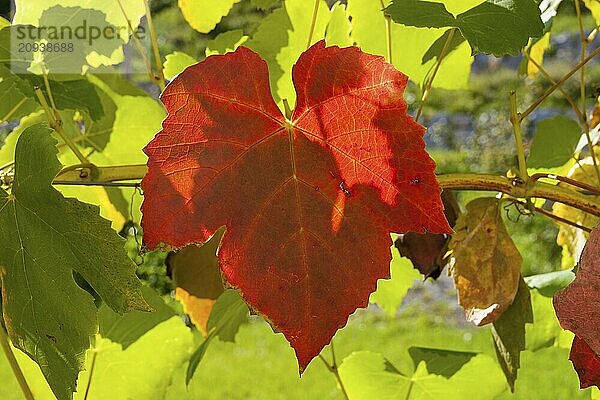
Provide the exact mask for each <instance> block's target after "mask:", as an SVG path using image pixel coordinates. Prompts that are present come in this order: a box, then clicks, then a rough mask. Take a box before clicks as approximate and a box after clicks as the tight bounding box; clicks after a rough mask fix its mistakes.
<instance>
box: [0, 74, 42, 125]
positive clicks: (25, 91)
mask: <svg viewBox="0 0 600 400" xmlns="http://www.w3.org/2000/svg"><path fill="white" fill-rule="evenodd" d="M30 92H31V88H30V87H28V86H27V85H26V83H25V82H24V81H23V80H22V79H21V78H20V77H18V76H17V75H15V74H13V73H12V72H11V71H10V70H9V69H8V68H7V67H6V66H4V65H2V64H0V122H4V121H14V120H18V119H19V118H22V117H24V116H26V115H28V114H30V113H32V112H34V111H35V110H36V109H37V108H38V107H39V104H38V103H37V101H35V100H34V99H33V98H32V97H31V93H30Z"/></svg>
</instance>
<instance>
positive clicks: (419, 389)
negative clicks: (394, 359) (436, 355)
mask: <svg viewBox="0 0 600 400" xmlns="http://www.w3.org/2000/svg"><path fill="white" fill-rule="evenodd" d="M471 355H472V353H465V356H464V357H465V358H466V357H471ZM458 358H461V361H464V358H462V357H458ZM454 368H456V366H454ZM434 369H436V368H434ZM442 372H444V373H447V372H445V371H442ZM339 374H340V377H341V380H342V382H344V386H345V388H346V391H347V392H348V397H349V398H350V399H352V400H363V399H364V400H371V399H378V400H395V399H406V400H436V399H444V400H464V399H468V398H476V399H495V398H496V397H497V396H498V395H500V394H501V393H502V392H503V391H504V390H505V389H504V382H503V381H502V374H501V372H500V371H499V368H498V367H497V366H496V365H495V363H494V361H493V360H492V359H491V357H489V356H487V355H483V354H480V355H475V356H473V357H472V358H470V360H469V361H468V362H466V363H464V364H463V365H462V367H460V368H459V369H458V371H457V372H455V373H454V374H453V375H452V376H451V377H450V378H445V377H444V376H443V375H436V374H434V373H431V371H428V365H427V363H426V362H425V361H421V362H419V364H418V365H417V366H416V370H415V372H414V374H413V375H412V376H405V375H402V374H401V373H400V372H398V370H397V369H396V368H395V367H394V366H393V365H392V364H391V363H390V362H389V361H387V360H386V359H385V358H384V357H383V356H382V355H381V354H378V353H372V352H368V351H361V352H356V353H352V354H351V355H350V356H348V357H346V358H345V359H344V361H343V363H342V365H341V366H340V367H339ZM474 374H475V375H476V376H477V379H473V376H474Z"/></svg>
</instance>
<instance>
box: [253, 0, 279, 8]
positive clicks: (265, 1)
mask: <svg viewBox="0 0 600 400" xmlns="http://www.w3.org/2000/svg"><path fill="white" fill-rule="evenodd" d="M277 1H278V0H250V3H252V5H253V6H254V7H256V8H259V9H261V10H268V9H269V8H271V7H273V5H274V4H275V3H277Z"/></svg>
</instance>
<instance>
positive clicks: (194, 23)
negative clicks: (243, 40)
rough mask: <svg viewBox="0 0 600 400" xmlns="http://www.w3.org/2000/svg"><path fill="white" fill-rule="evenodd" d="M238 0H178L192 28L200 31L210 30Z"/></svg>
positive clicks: (206, 31)
mask: <svg viewBox="0 0 600 400" xmlns="http://www.w3.org/2000/svg"><path fill="white" fill-rule="evenodd" d="M239 1H240V0H179V2H178V4H179V8H180V9H181V13H182V14H183V16H184V18H185V20H186V21H187V22H188V23H189V24H190V26H191V27H192V28H194V29H195V30H197V31H198V32H201V33H208V32H210V31H212V30H213V29H214V28H215V26H217V24H218V23H219V22H220V21H221V18H223V17H224V16H226V15H227V14H229V11H231V8H232V7H233V5H234V4H235V3H238V2H239Z"/></svg>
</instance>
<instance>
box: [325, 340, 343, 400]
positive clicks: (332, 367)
mask: <svg viewBox="0 0 600 400" xmlns="http://www.w3.org/2000/svg"><path fill="white" fill-rule="evenodd" d="M329 348H330V349H331V358H332V360H333V361H332V363H331V364H329V362H328V361H327V360H326V359H325V357H323V356H322V355H321V354H319V358H320V359H321V361H323V363H324V364H325V367H326V368H327V370H328V371H329V372H331V373H332V374H333V375H334V376H335V380H336V381H337V383H338V385H339V387H340V390H341V391H342V394H343V395H344V398H345V399H346V400H349V399H350V397H348V392H346V387H345V386H344V382H342V377H341V376H340V373H339V371H338V364H337V361H336V358H335V350H334V349H333V342H331V343H330V344H329Z"/></svg>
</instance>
